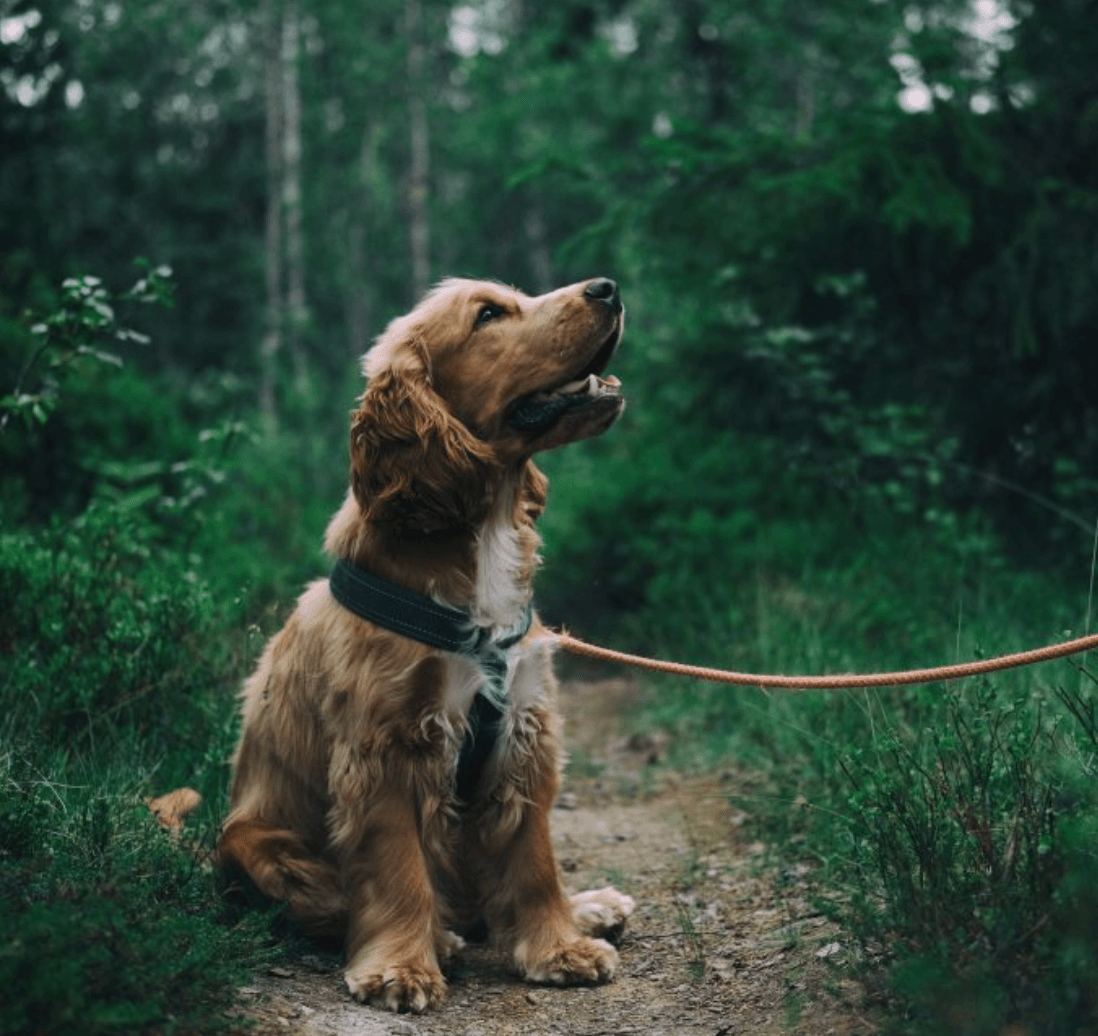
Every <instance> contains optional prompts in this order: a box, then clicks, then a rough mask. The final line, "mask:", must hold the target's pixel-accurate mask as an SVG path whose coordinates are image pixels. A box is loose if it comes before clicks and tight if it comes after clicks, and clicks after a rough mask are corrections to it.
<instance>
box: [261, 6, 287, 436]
mask: <svg viewBox="0 0 1098 1036" xmlns="http://www.w3.org/2000/svg"><path fill="white" fill-rule="evenodd" d="M280 8H281V5H280V4H279V3H278V0H263V6H262V8H261V17H262V23H263V34H264V36H263V65H264V80H263V89H264V95H265V97H264V106H265V120H266V133H265V161H266V167H267V217H266V224H267V226H266V241H265V250H264V259H263V266H264V280H265V283H266V290H267V304H266V312H265V315H264V329H263V341H262V343H261V344H260V348H259V358H260V373H259V412H260V415H261V418H262V420H263V423H264V425H265V426H266V427H267V430H268V431H273V430H274V428H275V427H277V425H278V403H277V400H276V396H275V381H276V379H277V376H278V371H277V368H278V357H279V353H280V352H281V351H282V69H281V28H280V24H281V9H280Z"/></svg>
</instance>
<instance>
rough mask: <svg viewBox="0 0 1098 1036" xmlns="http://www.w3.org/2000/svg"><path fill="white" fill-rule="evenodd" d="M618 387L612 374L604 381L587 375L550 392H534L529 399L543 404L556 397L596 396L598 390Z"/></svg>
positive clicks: (619, 383)
mask: <svg viewBox="0 0 1098 1036" xmlns="http://www.w3.org/2000/svg"><path fill="white" fill-rule="evenodd" d="M620 387H621V382H620V381H618V379H617V378H615V377H614V375H613V374H611V375H610V376H609V377H608V378H605V379H604V378H600V377H598V376H597V375H595V374H588V375H587V377H586V378H577V379H576V380H575V381H570V382H568V384H567V385H561V387H560V388H558V389H553V390H552V391H551V392H550V391H549V390H547V389H543V390H542V391H541V392H535V393H534V394H533V395H532V396H531V397H530V399H531V401H533V402H535V403H544V402H546V401H548V400H550V399H553V398H555V397H557V396H579V395H586V396H597V395H598V394H599V391H600V389H604V388H610V389H616V388H620Z"/></svg>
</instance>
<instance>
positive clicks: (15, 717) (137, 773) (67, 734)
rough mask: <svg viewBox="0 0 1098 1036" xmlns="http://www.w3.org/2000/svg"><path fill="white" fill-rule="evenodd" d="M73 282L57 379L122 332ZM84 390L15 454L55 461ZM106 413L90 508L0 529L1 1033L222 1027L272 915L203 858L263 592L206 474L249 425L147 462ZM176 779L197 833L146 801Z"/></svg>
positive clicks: (214, 478)
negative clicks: (234, 567) (223, 529)
mask: <svg viewBox="0 0 1098 1036" xmlns="http://www.w3.org/2000/svg"><path fill="white" fill-rule="evenodd" d="M151 276H154V277H155V276H158V275H156V274H153V275H151ZM142 290H145V291H147V290H148V285H147V284H146V286H145V288H144V289H142V288H141V287H140V286H139V288H138V291H139V292H140V291H142ZM65 291H66V301H65V303H64V305H63V307H62V309H61V310H59V311H58V313H56V314H54V315H53V316H51V317H47V318H46V319H45V320H44V321H43V322H42V326H43V327H44V328H46V330H44V331H43V330H39V331H36V332H35V333H36V334H38V335H39V336H40V337H42V339H43V342H44V345H43V347H42V349H41V351H40V353H39V354H37V355H36V358H35V361H36V362H37V360H38V359H41V360H42V367H41V368H40V369H41V371H43V372H45V373H43V374H42V381H43V383H47V382H49V380H50V377H51V375H50V373H49V372H51V371H57V370H59V369H64V368H66V365H67V364H68V363H69V361H70V360H72V359H74V358H78V357H82V356H88V355H91V354H90V353H88V352H87V351H86V350H89V349H91V348H92V346H91V345H90V344H89V342H90V341H93V340H95V338H96V337H97V336H102V335H107V334H110V335H117V333H118V332H117V328H116V327H115V324H114V318H113V312H112V311H111V309H110V303H109V302H108V301H107V296H106V294H105V293H104V292H103V290H102V288H101V286H100V285H99V283H98V282H97V281H96V280H95V279H94V278H84V279H81V280H79V281H73V282H71V283H69V284H68V285H67V286H66V289H65ZM34 369H35V368H34V367H33V365H28V367H27V368H26V369H25V370H26V371H27V372H30V371H33V370H34ZM108 369H110V370H112V371H114V381H113V382H111V381H110V380H109V379H105V380H104V382H103V383H102V384H103V386H104V387H105V388H107V389H108V390H109V391H113V392H117V393H118V398H119V399H131V400H132V399H133V397H134V396H135V395H136V396H137V398H138V400H139V402H138V403H137V405H136V406H134V405H131V406H129V407H122V408H120V409H119V411H118V412H115V413H114V414H113V415H112V416H113V418H114V420H115V421H121V422H123V423H124V419H125V415H126V414H127V413H133V412H135V411H138V410H140V409H141V408H142V407H143V406H144V405H145V403H144V401H143V400H144V398H145V396H144V393H145V392H147V391H148V386H147V385H146V383H145V382H144V380H143V379H141V378H140V376H138V375H136V374H135V373H134V372H132V371H127V370H116V369H115V365H114V364H113V363H112V364H110V365H109V367H108ZM86 387H87V386H86V384H82V383H73V384H72V385H71V386H70V385H68V384H66V385H65V387H64V390H63V391H62V390H61V388H60V380H58V381H57V382H56V383H55V388H56V389H57V391H52V392H50V391H47V392H41V393H38V400H39V403H38V405H39V406H40V407H41V410H42V415H44V416H45V418H46V420H45V422H44V424H43V422H42V421H40V419H39V415H38V414H36V413H35V412H34V406H33V405H32V404H27V408H25V409H22V410H20V409H17V410H15V411H12V412H13V413H18V414H27V413H29V414H30V415H31V420H30V421H29V425H30V432H31V433H32V434H26V435H21V434H17V433H19V432H20V431H21V429H20V427H19V426H16V425H14V424H13V425H12V426H10V427H9V428H8V429H7V430H6V431H5V433H4V434H5V439H4V444H5V448H6V450H7V451H8V456H10V457H12V458H13V459H14V460H15V461H16V462H17V463H16V470H17V471H22V472H28V471H32V470H34V469H36V468H39V467H41V466H42V464H43V462H44V460H45V453H46V450H45V446H44V443H45V442H47V441H48V440H44V439H42V438H40V437H38V436H36V435H35V434H33V433H34V432H35V431H36V430H38V429H39V427H44V429H45V430H49V429H51V428H53V427H54V426H56V425H60V424H63V425H67V426H70V427H71V426H79V424H80V422H81V419H82V417H83V414H82V406H83V405H84V404H83V399H84V396H83V395H82V393H83V392H84V391H85V390H86ZM149 395H150V397H151V393H150V394H149ZM159 409H160V418H161V420H163V421H165V423H168V422H169V421H170V416H171V415H167V414H164V412H163V409H164V403H163V400H161V401H160V404H159ZM113 430H114V431H115V432H116V433H118V434H117V438H116V439H115V442H114V443H110V442H109V440H108V441H103V440H102V439H101V440H100V443H99V447H100V449H101V450H102V453H101V454H100V455H99V456H98V457H97V458H95V460H94V462H93V463H94V467H95V470H96V473H97V475H96V478H95V479H94V480H92V481H91V482H90V484H89V490H88V491H89V493H90V494H91V500H90V502H89V503H87V504H86V505H85V506H84V507H82V508H74V513H72V514H71V515H67V516H66V515H63V514H56V515H54V516H53V517H52V518H51V519H50V520H49V521H47V522H45V523H42V524H33V523H29V522H27V521H26V520H25V519H24V521H23V522H22V523H21V524H16V523H6V524H5V526H4V528H3V530H0V629H2V630H3V632H2V633H0V715H2V716H3V719H2V720H0V745H2V746H3V748H2V749H0V789H2V794H0V926H2V928H3V931H4V933H5V942H4V945H3V947H0V987H2V988H3V992H2V993H0V1032H2V1033H4V1034H7V1033H11V1034H13V1036H14V1034H16V1033H23V1032H40V1033H54V1032H56V1033H65V1032H73V1031H77V1030H79V1031H80V1032H81V1033H96V1034H108V1033H118V1034H120V1036H121V1034H123V1033H124V1034H130V1033H145V1032H148V1033H152V1032H161V1033H168V1032H180V1033H183V1032H194V1031H196V1030H200V1031H202V1032H218V1031H223V1030H226V1029H227V1028H229V1025H230V1023H229V1020H228V1018H227V1016H226V1015H225V1009H226V1008H227V1007H228V1006H230V1005H231V1004H232V1002H233V1000H234V997H235V990H236V989H237V988H238V986H239V985H240V984H241V982H242V981H243V980H244V978H245V975H246V969H247V967H248V966H249V964H254V963H255V962H256V961H258V960H259V959H261V955H262V942H263V940H264V939H265V937H266V935H265V932H266V922H265V920H263V919H262V918H255V919H252V920H248V921H245V922H239V921H236V920H234V919H232V918H230V917H228V916H226V914H225V911H224V909H223V906H222V904H221V901H220V898H219V896H218V894H217V893H216V891H215V888H214V884H213V879H212V876H211V875H210V873H209V869H208V867H207V866H205V865H204V864H203V863H202V862H201V861H202V860H203V859H204V858H206V857H207V856H208V852H209V849H210V848H211V847H212V844H213V839H214V838H215V836H216V830H217V825H218V822H219V819H220V814H221V813H222V811H223V803H224V799H225V786H226V781H227V776H228V766H227V763H228V758H229V755H230V752H231V750H232V744H233V740H234V711H235V708H234V705H235V695H234V694H233V690H234V689H235V685H236V683H237V681H238V680H239V678H240V675H241V668H242V665H243V664H244V661H245V660H244V659H243V658H241V657H239V654H237V653H236V652H241V651H242V649H244V648H245V643H244V638H243V637H241V636H240V635H236V636H234V635H233V634H232V633H231V632H230V630H229V628H228V627H229V624H230V622H231V621H233V619H234V618H236V617H237V616H239V615H240V614H242V613H243V612H244V611H246V610H247V609H248V608H249V607H250V606H251V602H250V601H249V602H248V603H247V604H245V603H242V602H240V601H239V600H236V601H233V600H229V601H225V600H224V599H223V598H221V597H218V596H216V595H214V594H213V593H211V592H210V590H209V589H208V588H207V585H206V583H207V581H206V578H205V574H204V573H203V571H202V562H201V558H200V556H199V555H198V554H196V553H195V551H194V550H193V549H192V548H193V545H194V542H195V541H196V539H197V538H198V537H199V535H200V534H201V532H202V530H203V521H202V520H201V518H200V514H199V512H200V510H201V508H200V504H202V505H204V507H205V512H206V516H207V517H210V518H211V519H213V520H216V517H217V516H216V512H215V511H211V510H210V504H211V502H212V500H211V498H210V497H208V496H207V494H206V492H205V489H206V487H207V486H214V485H216V484H217V483H218V482H219V481H220V479H219V478H218V474H219V471H218V468H217V467H215V466H214V465H213V463H212V462H213V461H214V459H215V458H217V457H220V461H221V462H224V461H225V460H226V459H227V452H226V450H227V444H228V442H230V441H231V439H232V438H233V435H234V431H233V429H232V428H231V427H229V428H227V429H223V430H222V431H220V432H211V433H209V434H207V435H205V436H203V437H202V438H203V439H204V440H205V441H204V443H203V445H204V447H206V448H207V449H208V450H209V451H211V452H207V453H205V454H199V455H196V456H194V457H192V458H188V459H187V460H184V461H180V460H175V461H174V462H168V461H166V460H159V459H157V458H155V457H152V458H150V457H149V456H148V454H147V453H146V454H145V455H144V456H143V457H142V458H141V459H136V458H134V457H133V455H132V453H131V452H129V451H132V450H134V449H137V448H141V449H143V450H148V449H149V445H150V444H149V443H148V442H147V441H145V440H143V439H142V440H140V442H139V444H135V443H134V442H133V441H132V440H131V439H130V438H129V437H128V436H127V434H126V432H125V431H124V429H120V428H119V426H118V424H115V425H114V428H113ZM139 439H140V437H139ZM55 474H56V472H55ZM13 484H15V483H14V481H13V480H12V479H11V478H10V476H9V477H8V478H6V479H5V486H6V488H7V489H8V490H9V493H8V499H9V500H10V499H11V498H12V497H13V495H14V494H12V493H11V492H10V489H11V486H12V485H13ZM169 489H171V490H172V492H171V493H169V492H168V490H169ZM23 496H24V499H26V498H27V497H28V496H30V494H29V493H26V492H24V494H23ZM69 502H70V505H71V504H72V502H71V501H69ZM9 509H10V511H11V512H13V513H17V514H20V515H24V514H26V513H27V512H28V511H33V508H29V509H27V508H14V507H11V506H10V504H9ZM182 784H189V785H191V786H192V787H195V788H196V789H197V790H199V791H200V792H201V793H202V795H203V796H204V798H205V805H204V808H203V810H202V811H201V813H200V815H199V816H198V817H197V818H196V819H194V820H192V822H191V824H190V825H189V828H190V830H189V839H190V842H189V844H188V845H187V846H186V847H184V846H181V845H179V844H176V843H174V842H172V841H171V840H170V839H169V838H168V836H167V835H166V834H165V833H164V832H162V831H161V830H160V829H159V827H158V825H157V824H156V822H155V820H154V819H153V818H152V816H151V815H150V814H149V812H148V811H147V809H146V808H145V807H144V805H143V804H142V802H141V799H142V798H143V797H145V796H147V795H151V794H159V793H162V792H164V791H167V790H169V789H171V788H175V787H177V786H179V785H182Z"/></svg>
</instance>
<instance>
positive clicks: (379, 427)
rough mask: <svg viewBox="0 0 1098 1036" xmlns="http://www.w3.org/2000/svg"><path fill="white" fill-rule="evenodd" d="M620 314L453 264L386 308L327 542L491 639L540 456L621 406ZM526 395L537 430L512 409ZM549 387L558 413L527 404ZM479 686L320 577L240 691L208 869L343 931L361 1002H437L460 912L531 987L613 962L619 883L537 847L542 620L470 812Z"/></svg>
mask: <svg viewBox="0 0 1098 1036" xmlns="http://www.w3.org/2000/svg"><path fill="white" fill-rule="evenodd" d="M622 320H623V312H622V308H621V304H620V301H619V300H618V295H617V287H616V285H614V284H613V282H612V281H607V280H605V279H599V280H596V281H589V282H582V283H580V284H574V285H570V286H569V287H566V288H562V289H560V290H558V291H555V292H552V293H550V294H547V295H543V296H540V297H538V298H530V297H528V296H526V295H523V294H522V293H520V292H517V291H513V290H510V289H507V288H504V287H502V286H500V285H498V284H494V283H486V282H476V281H463V280H454V281H447V282H444V283H443V284H442V285H440V286H439V287H438V288H436V289H435V290H434V291H433V292H431V293H430V294H429V295H428V296H427V298H426V299H425V300H424V301H423V302H422V303H421V304H420V305H419V306H418V307H417V308H416V309H415V310H414V311H413V312H412V313H410V314H408V315H406V316H404V317H401V318H398V319H397V320H394V321H393V322H392V324H390V325H389V327H388V328H387V329H386V331H385V333H384V334H383V335H382V336H381V337H380V338H379V339H378V341H377V343H376V344H375V345H374V347H373V348H372V349H371V350H370V352H369V353H368V354H367V356H366V358H365V360H364V370H365V372H366V374H367V375H368V377H369V382H368V385H367V388H366V391H365V393H364V394H363V396H362V400H361V405H360V407H359V409H358V410H357V412H356V413H355V414H354V417H353V420H352V425H351V488H350V491H349V492H348V494H347V497H346V499H345V501H344V503H343V506H342V507H341V508H340V509H339V511H338V512H337V513H336V515H335V516H334V517H333V519H332V521H331V524H330V525H329V527H328V531H327V534H326V538H325V546H326V549H327V550H328V551H329V552H330V553H331V554H332V555H333V556H335V557H337V558H342V559H346V560H348V561H351V562H353V563H355V564H357V565H359V566H361V567H362V568H365V569H367V570H369V571H371V572H373V573H374V574H376V575H378V576H380V577H382V578H383V579H388V580H390V581H392V582H396V583H399V584H401V585H402V586H404V587H406V588H408V589H409V590H412V591H414V592H416V593H419V594H423V595H426V596H429V597H433V598H435V599H436V600H439V601H442V602H444V603H446V604H449V605H451V606H453V607H456V608H462V609H465V610H466V611H468V612H469V614H470V615H471V616H472V618H473V621H474V622H475V623H476V624H478V625H481V626H484V627H488V628H490V629H491V630H492V631H493V633H496V634H498V633H500V632H502V631H504V630H506V629H508V628H510V627H511V626H513V625H514V624H515V623H516V621H517V620H518V619H519V618H520V616H521V615H522V613H523V610H524V609H525V607H526V605H527V603H528V602H529V600H530V598H531V595H532V583H533V577H534V572H535V569H536V567H537V564H538V561H539V558H538V555H537V551H538V548H539V546H540V542H541V541H540V538H539V536H538V533H537V530H536V527H535V522H536V520H537V518H538V517H539V516H540V514H541V513H542V511H543V510H544V507H545V498H546V480H545V478H544V476H543V475H542V474H541V472H540V471H538V469H537V468H536V467H535V466H534V464H533V462H532V461H531V456H532V454H533V453H534V452H535V451H537V450H542V449H548V448H551V447H554V446H558V445H562V444H564V443H567V442H571V441H575V440H577V439H580V438H584V437H587V436H591V435H597V434H600V433H601V432H603V431H604V430H605V429H606V428H608V427H609V426H610V424H612V423H613V421H614V420H615V419H616V417H617V416H618V414H619V413H620V411H621V409H622V406H623V405H624V404H623V402H622V399H621V396H620V394H619V393H618V391H617V388H618V382H617V379H614V378H609V379H607V380H605V381H604V380H602V379H601V378H598V377H597V375H599V374H601V372H602V369H603V368H604V367H605V365H606V363H607V362H609V359H610V356H611V354H612V353H613V350H614V348H615V347H616V345H617V341H618V338H619V337H620V334H621V326H622ZM584 381H585V382H586V384H583V383H584ZM562 387H563V388H564V392H563V393H562V392H561V391H560V390H561V389H562ZM531 397H533V402H532V403H531V404H530V405H531V406H532V407H533V413H534V420H533V422H532V427H531V422H527V423H526V424H525V425H523V423H522V422H521V421H518V420H517V419H516V417H515V414H516V413H517V411H516V410H515V406H516V404H517V403H520V402H521V401H523V400H530V399H531ZM563 397H567V400H566V402H567V405H566V406H565V407H563V408H562V412H561V413H559V414H558V413H557V411H555V410H550V409H544V410H543V409H539V408H542V407H551V406H552V405H554V404H555V403H556V402H559V401H560V400H561V398H563ZM573 403H575V405H574V406H573V405H572V404H573ZM516 425H517V426H519V427H516ZM523 429H525V430H523ZM482 681H483V674H482V673H481V672H480V671H479V670H478V669H477V668H476V666H475V664H474V663H472V662H471V661H470V660H468V659H466V658H464V657H462V656H458V655H455V654H450V653H447V652H445V651H441V650H438V649H435V648H432V647H429V646H427V645H425V644H422V643H419V642H417V641H414V640H409V639H407V638H405V637H402V636H399V635H397V634H395V633H392V632H390V631H388V630H386V629H384V628H382V627H381V626H378V625H375V624H373V623H370V622H368V621H366V620H364V619H361V618H359V617H358V616H357V615H355V614H353V613H352V612H350V611H348V610H346V609H345V608H343V607H342V606H341V605H340V604H338V603H337V602H336V601H335V599H334V598H333V597H332V596H331V593H330V592H329V588H328V583H327V581H326V580H322V581H319V582H315V583H313V584H312V585H311V586H309V587H308V588H307V589H306V591H305V593H304V594H303V595H302V596H301V598H300V600H299V601H298V604H297V608H296V610H295V611H294V613H293V614H292V615H291V617H290V619H289V621H288V622H287V623H286V625H285V627H284V628H283V629H282V630H281V632H279V633H278V634H277V635H276V636H275V637H274V638H273V639H272V640H271V641H270V643H269V644H268V645H267V648H266V650H265V651H264V653H263V656H262V658H261V659H260V662H259V665H258V667H257V669H256V671H255V673H254V674H253V675H252V677H251V678H250V679H249V680H248V681H247V683H246V684H245V686H244V691H243V728H242V732H241V737H240V743H239V746H238V748H237V751H236V755H235V759H234V767H235V772H234V780H233V787H232V803H231V811H230V814H229V816H228V818H227V819H226V822H225V826H224V830H223V833H222V836H221V840H220V843H219V845H218V862H219V866H220V868H221V870H222V872H223V873H224V874H225V875H226V876H227V878H228V879H229V880H230V881H236V882H239V883H243V884H245V885H247V886H250V887H253V888H254V889H256V890H258V891H259V893H261V894H262V895H263V896H264V897H267V898H269V899H273V900H280V901H284V902H285V903H286V904H288V908H289V912H290V914H291V915H292V917H293V918H294V919H295V920H296V921H297V922H298V923H299V924H300V925H301V926H302V927H303V928H304V929H306V930H307V931H309V932H311V933H314V934H318V935H335V936H338V937H341V938H343V939H344V940H345V945H346V954H347V967H346V973H345V977H346V981H347V985H348V987H349V988H350V990H351V992H352V993H353V994H354V995H355V996H356V997H357V998H359V999H360V1000H371V1001H375V1002H377V1003H380V1004H382V1005H384V1006H387V1007H389V1008H392V1009H395V1010H413V1011H421V1010H423V1009H425V1008H427V1007H429V1006H431V1005H433V1004H436V1003H437V1002H438V1001H439V1000H440V999H441V998H442V996H443V995H444V992H445V988H446V984H445V980H444V979H443V976H442V968H443V967H444V966H445V965H446V963H447V962H448V961H449V960H450V959H451V958H452V957H453V955H454V954H455V953H456V952H457V951H458V950H459V949H460V947H461V945H462V940H461V939H460V937H459V936H457V935H455V934H454V930H455V929H457V930H459V931H461V930H465V929H466V928H467V927H468V926H470V925H471V924H472V923H473V922H474V921H476V920H477V919H478V918H482V919H483V920H484V921H485V922H486V923H487V926H488V929H489V931H490V933H491V936H492V938H493V939H494V940H496V942H497V943H498V944H499V945H501V946H502V947H504V948H505V949H506V950H507V952H508V953H509V954H510V957H511V959H512V961H513V964H514V967H515V968H516V970H517V971H518V973H519V974H520V975H522V976H523V977H525V978H527V979H529V980H531V981H535V982H550V983H556V984H569V983H577V982H603V981H608V980H609V979H610V978H612V977H613V975H614V971H615V968H616V967H617V954H616V951H615V950H614V949H613V947H611V946H610V944H609V943H608V942H606V941H604V940H603V939H601V938H598V937H597V936H599V935H602V934H608V933H609V932H611V931H612V930H615V929H617V930H620V928H621V925H622V924H623V923H624V921H625V918H626V916H627V915H628V914H629V913H630V911H631V910H632V907H633V903H632V900H630V899H629V897H627V896H622V895H621V894H620V893H617V892H616V891H615V890H613V889H604V890H599V891H596V892H591V893H583V894H581V895H580V896H577V897H575V898H574V900H573V901H570V900H569V899H568V898H567V897H566V895H565V893H564V891H563V889H562V885H561V880H560V875H559V873H558V868H557V864H556V860H555V858H554V854H553V850H552V845H551V842H550V835H549V813H550V810H551V808H552V806H553V803H554V801H555V799H556V796H557V791H558V787H559V782H560V768H561V748H560V730H559V728H560V723H559V720H558V717H557V712H556V708H555V697H556V684H555V681H554V677H553V673H552V665H551V652H550V641H549V640H548V639H547V638H546V636H545V630H544V628H543V627H542V626H541V625H540V623H538V622H537V620H536V619H535V621H534V624H533V626H532V628H531V629H530V632H529V633H528V634H527V636H526V637H525V638H524V639H523V640H522V641H521V642H520V643H519V644H518V645H517V646H516V647H514V648H513V649H512V650H511V653H510V659H509V673H508V678H507V685H508V701H509V705H508V708H507V711H506V713H505V716H504V719H503V726H502V730H501V736H500V738H499V740H498V742H497V743H496V746H495V748H494V750H493V752H492V755H491V757H490V758H489V760H488V764H487V767H486V770H485V772H484V774H483V776H482V777H481V779H480V782H479V785H478V787H477V789H476V793H475V795H474V797H473V801H472V802H471V803H470V804H468V805H467V806H466V807H465V808H462V806H461V804H460V803H458V802H457V801H456V799H455V794H454V777H455V772H456V766H457V759H458V755H459V752H460V747H461V744H462V740H463V737H464V734H465V730H466V716H467V714H468V711H469V707H470V704H471V702H472V700H473V698H474V696H475V694H476V692H477V690H478V689H479V688H480V686H481V684H482Z"/></svg>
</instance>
